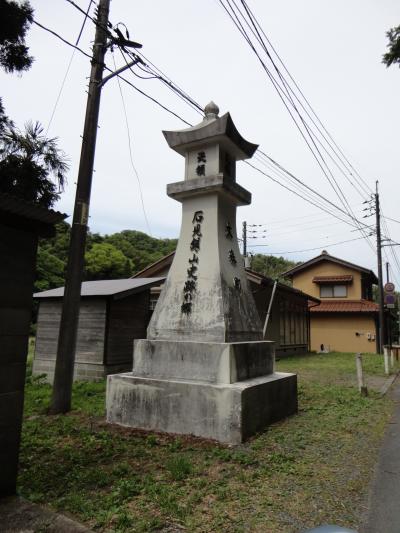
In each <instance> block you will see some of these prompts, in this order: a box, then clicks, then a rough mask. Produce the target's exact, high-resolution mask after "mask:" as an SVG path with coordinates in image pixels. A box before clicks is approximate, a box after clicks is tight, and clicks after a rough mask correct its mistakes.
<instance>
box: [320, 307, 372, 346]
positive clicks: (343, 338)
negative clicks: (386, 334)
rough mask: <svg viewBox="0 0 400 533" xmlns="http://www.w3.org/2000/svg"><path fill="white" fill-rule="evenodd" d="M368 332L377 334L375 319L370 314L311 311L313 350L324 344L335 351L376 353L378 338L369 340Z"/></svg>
mask: <svg viewBox="0 0 400 533" xmlns="http://www.w3.org/2000/svg"><path fill="white" fill-rule="evenodd" d="M356 333H360V335H359V336H357V335H356ZM368 333H370V334H372V335H374V336H376V327H375V321H374V318H373V317H372V316H370V315H362V314H357V313H346V314H345V315H344V314H342V315H335V314H334V313H331V314H328V313H327V314H325V313H324V314H323V315H322V314H321V315H319V314H318V313H315V314H312V313H311V350H315V351H319V350H320V346H321V344H323V345H324V346H325V347H326V348H328V347H329V349H330V350H331V351H335V352H361V353H376V340H372V339H371V340H368V338H367V335H368ZM375 338H376V337H375Z"/></svg>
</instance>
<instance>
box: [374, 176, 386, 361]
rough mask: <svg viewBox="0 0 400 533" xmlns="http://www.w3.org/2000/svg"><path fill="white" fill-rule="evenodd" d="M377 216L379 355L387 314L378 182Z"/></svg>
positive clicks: (383, 339)
mask: <svg viewBox="0 0 400 533" xmlns="http://www.w3.org/2000/svg"><path fill="white" fill-rule="evenodd" d="M375 216H376V250H377V255H378V297H379V298H378V302H379V343H378V346H379V350H378V351H379V353H383V343H384V341H385V329H386V328H385V314H384V297H383V274H382V237H381V213H380V205H379V192H378V181H376V192H375Z"/></svg>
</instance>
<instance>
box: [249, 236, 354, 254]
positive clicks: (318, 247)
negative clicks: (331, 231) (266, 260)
mask: <svg viewBox="0 0 400 533" xmlns="http://www.w3.org/2000/svg"><path fill="white" fill-rule="evenodd" d="M363 238H364V237H356V238H355V239H347V240H346V241H340V242H334V243H332V244H323V245H322V246H316V247H315V248H306V249H305V250H290V251H285V252H268V255H284V254H299V253H302V252H313V251H315V250H321V248H322V247H323V248H331V247H332V246H339V244H345V243H347V242H353V241H359V240H361V239H363ZM260 246H268V245H266V244H249V245H248V247H249V248H255V247H260Z"/></svg>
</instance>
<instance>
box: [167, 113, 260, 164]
mask: <svg viewBox="0 0 400 533" xmlns="http://www.w3.org/2000/svg"><path fill="white" fill-rule="evenodd" d="M216 109H217V110H218V111H217V114H216V113H215V112H210V113H208V112H207V106H206V109H205V110H204V111H205V118H204V120H203V121H202V122H200V124H197V125H196V126H193V127H191V128H186V129H184V130H180V131H163V134H164V137H165V139H166V140H167V142H168V145H169V146H170V148H172V149H173V150H175V151H176V152H178V153H179V154H181V155H185V154H186V152H187V151H189V150H190V149H191V148H192V147H193V146H195V147H199V146H200V147H201V146H203V145H209V144H210V141H213V142H214V143H217V142H218V143H220V144H222V145H223V148H224V149H225V150H227V151H228V152H230V153H233V154H234V155H235V159H236V160H241V159H248V158H249V157H251V156H252V155H253V154H254V152H255V151H256V150H257V148H258V144H253V143H250V142H249V141H246V139H244V138H243V137H242V136H241V135H240V133H239V132H238V130H237V129H236V126H235V124H234V123H233V120H232V117H231V116H230V114H229V113H225V115H223V116H222V117H220V118H219V117H218V112H219V109H218V106H216ZM213 111H215V108H214V110H213Z"/></svg>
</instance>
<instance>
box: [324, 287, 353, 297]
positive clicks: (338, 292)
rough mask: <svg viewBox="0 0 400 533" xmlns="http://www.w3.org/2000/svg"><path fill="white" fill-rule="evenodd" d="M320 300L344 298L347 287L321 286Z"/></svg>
mask: <svg viewBox="0 0 400 533" xmlns="http://www.w3.org/2000/svg"><path fill="white" fill-rule="evenodd" d="M319 295H320V297H321V298H346V297H347V286H346V285H321V286H320V293H319Z"/></svg>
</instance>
